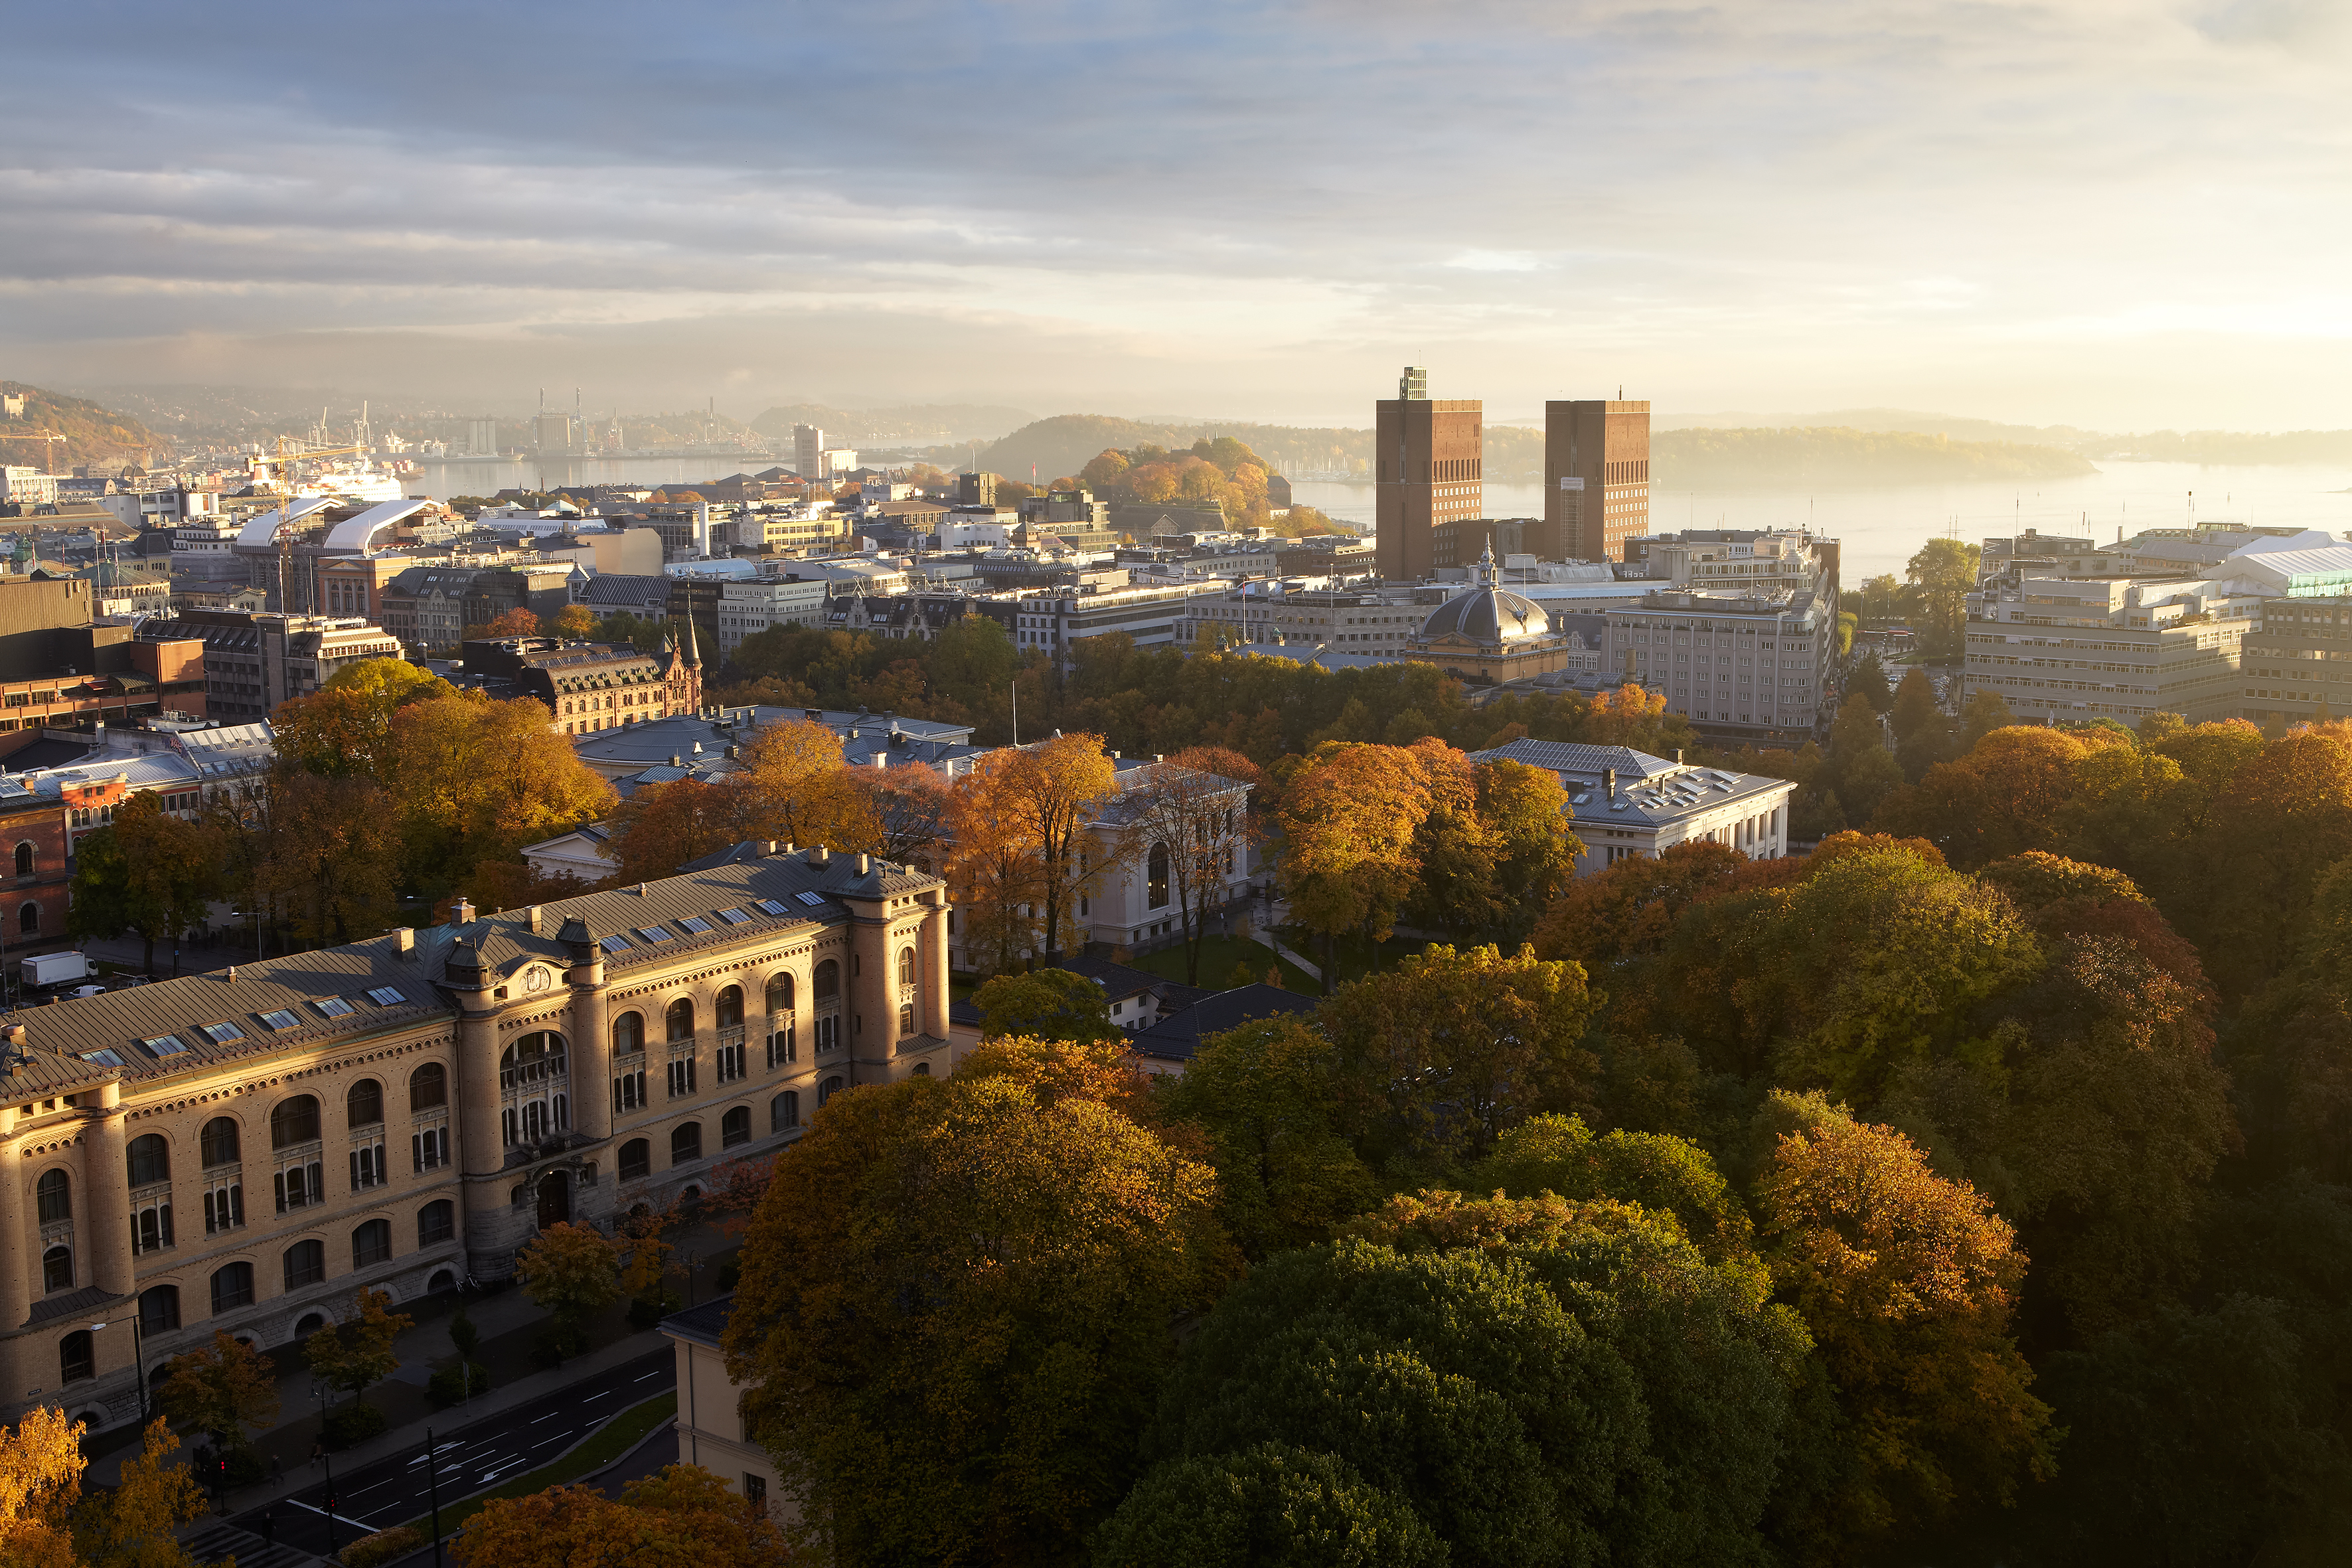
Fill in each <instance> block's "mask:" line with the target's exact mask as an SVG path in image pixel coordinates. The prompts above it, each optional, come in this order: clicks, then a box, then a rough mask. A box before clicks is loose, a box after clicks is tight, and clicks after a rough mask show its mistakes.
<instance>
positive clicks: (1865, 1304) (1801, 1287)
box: [1755, 1090, 2053, 1552]
mask: <svg viewBox="0 0 2352 1568" xmlns="http://www.w3.org/2000/svg"><path fill="white" fill-rule="evenodd" d="M1764 1118H1765V1121H1764V1124H1765V1125H1766V1126H1767V1127H1770V1128H1779V1129H1785V1131H1780V1132H1779V1135H1778V1137H1777V1140H1776V1142H1775V1143H1774V1146H1773V1150H1772V1153H1771V1155H1770V1158H1769V1163H1768V1164H1767V1165H1766V1167H1765V1169H1764V1171H1763V1173H1762V1174H1761V1175H1760V1176H1759V1178H1758V1180H1757V1184H1756V1191H1755V1198H1756V1204H1757V1209H1758V1216H1759V1222H1758V1232H1759V1237H1760V1238H1761V1240H1762V1242H1763V1244H1764V1247H1765V1248H1766V1252H1767V1255H1768V1257H1769V1259H1770V1262H1771V1267H1772V1278H1773V1280H1774V1283H1775V1285H1776V1287H1777V1288H1778V1290H1779V1292H1780V1298H1781V1300H1785V1301H1787V1302H1788V1303H1789V1304H1790V1305H1791V1306H1793V1307H1795V1308H1796V1310H1797V1311H1798V1312H1799V1313H1800V1314H1801V1316H1802V1317H1803V1319H1804V1321H1805V1325H1806V1327H1807V1328H1808V1329H1809V1330H1810V1331H1811V1333H1812V1336H1813V1341H1814V1343H1815V1344H1816V1345H1817V1346H1818V1347H1819V1354H1820V1356H1821V1359H1822V1367H1823V1370H1824V1372H1825V1373H1826V1375H1827V1377H1828V1380H1829V1383H1830V1385H1831V1387H1832V1389H1833V1390H1834V1391H1835V1393H1836V1396H1837V1403H1838V1409H1839V1413H1840V1415H1841V1416H1842V1417H1843V1423H1844V1429H1845V1430H1846V1431H1847V1432H1849V1433H1850V1434H1851V1437H1850V1438H1849V1439H1848V1441H1847V1443H1846V1444H1845V1451H1844V1453H1843V1456H1842V1463H1841V1465H1840V1467H1839V1473H1838V1474H1837V1476H1836V1479H1834V1480H1833V1481H1832V1483H1831V1485H1830V1486H1829V1487H1828V1488H1827V1489H1825V1491H1824V1492H1823V1493H1822V1494H1821V1495H1817V1496H1813V1497H1810V1498H1801V1499H1797V1500H1794V1503H1793V1507H1792V1510H1791V1511H1792V1515H1793V1517H1792V1518H1791V1519H1790V1521H1789V1525H1790V1531H1791V1534H1792V1535H1793V1537H1794V1539H1792V1540H1790V1541H1788V1542H1786V1544H1788V1545H1790V1547H1791V1548H1795V1547H1797V1546H1799V1545H1800V1544H1802V1545H1804V1546H1805V1547H1806V1548H1807V1549H1808V1550H1811V1551H1814V1552H1822V1551H1825V1550H1828V1549H1830V1547H1831V1543H1832V1542H1859V1541H1868V1540H1871V1539H1873V1538H1876V1537H1884V1536H1885V1535H1887V1534H1890V1533H1893V1532H1895V1531H1899V1530H1904V1529H1912V1528H1920V1527H1925V1526H1929V1525H1933V1524H1936V1523H1937V1522H1939V1521H1942V1520H1944V1519H1946V1518H1948V1516H1949V1515H1950V1513H1951V1512H1952V1510H1954V1509H1955V1508H1957V1507H1960V1506H1965V1505H1969V1504H1972V1503H1974V1502H1977V1501H1979V1500H1981V1501H1986V1502H1992V1503H2004V1502H2006V1501H2008V1500H2010V1499H2011V1497H2012V1496H2013V1495H2014V1494H2015V1491H2016V1487H2017V1482H2018V1480H2019V1479H2020V1478H2021V1475H2025V1474H2030V1475H2032V1476H2034V1477H2036V1478H2037V1479H2038V1478H2042V1477H2046V1476H2047V1475H2048V1474H2049V1473H2050V1471H2051V1469H2052V1464H2051V1450H2052V1447H2053V1440H2052V1436H2051V1433H2050V1410H2049V1407H2048V1406H2047V1405H2043V1404H2042V1402H2041V1401H2040V1400H2038V1399H2036V1398H2034V1397H2033V1395H2032V1394H2031V1393H2029V1392H2028V1389H2029V1386H2030V1385H2031V1384H2032V1379H2033V1374H2032V1371H2031V1369H2029V1368H2028V1367H2027V1366H2026V1364H2025V1361H2024V1358H2023V1357H2021V1356H2020V1355H2019V1354H2018V1352H2017V1347H2016V1344H2015V1342H2013V1341H2011V1339H2010V1337H2009V1318H2010V1312H2011V1308H2012V1306H2013V1303H2014V1301H2015V1298H2016V1291H2017V1288H2018V1285H2019V1283H2020V1282H2021V1279H2023V1276H2024V1272H2025V1258H2023V1256H2022V1255H2021V1254H2020V1253H2019V1252H2018V1251H2017V1250H2016V1247H2015V1237H2014V1233H2013V1232H2012V1231H2011V1229H2010V1227H2009V1226H2008V1225H2007V1224H2006V1223H2004V1222H2003V1221H2002V1220H2000V1218H1999V1217H1998V1216H1996V1215H1994V1214H1993V1213H1992V1205H1990V1203H1989V1202H1988V1201H1987V1200H1986V1199H1985V1198H1984V1196H1983V1195H1982V1194H1979V1193H1978V1192H1976V1191H1975V1190H1974V1189H1972V1188H1970V1187H1969V1185H1968V1184H1966V1183H1961V1182H1951V1181H1946V1180H1945V1179H1943V1178H1942V1177H1940V1176H1937V1174H1935V1173H1934V1172H1932V1171H1931V1170H1929V1169H1928V1167H1927V1161H1926V1160H1925V1159H1924V1158H1923V1157H1922V1156H1921V1154H1920V1152H1919V1150H1918V1149H1917V1147H1916V1146H1915V1145H1914V1144H1913V1143H1912V1142H1911V1141H1910V1140H1909V1139H1907V1138H1906V1137H1904V1136H1903V1135H1902V1134H1901V1133H1899V1132H1896V1131H1894V1130H1893V1129H1891V1128H1885V1127H1869V1126H1864V1125H1863V1124H1861V1123H1859V1122H1856V1121H1853V1119H1852V1118H1851V1117H1849V1116H1848V1115H1846V1114H1845V1113H1844V1111H1843V1109H1842V1108H1838V1107H1833V1106H1832V1105H1830V1104H1829V1103H1828V1102H1827V1101H1826V1100H1823V1099H1822V1098H1821V1097H1820V1096H1818V1095H1813V1096H1806V1097H1799V1096H1795V1095H1790V1094H1788V1093H1786V1092H1783V1091H1779V1090H1776V1091H1774V1093H1773V1095H1772V1097H1771V1099H1770V1100H1769V1102H1768V1104H1767V1106H1766V1110H1765V1112H1764Z"/></svg>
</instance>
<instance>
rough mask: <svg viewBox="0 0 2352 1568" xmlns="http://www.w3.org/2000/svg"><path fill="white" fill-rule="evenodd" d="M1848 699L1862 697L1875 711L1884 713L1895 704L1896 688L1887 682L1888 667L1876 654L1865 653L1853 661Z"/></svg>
mask: <svg viewBox="0 0 2352 1568" xmlns="http://www.w3.org/2000/svg"><path fill="white" fill-rule="evenodd" d="M1845 691H1846V700H1848V701H1852V700H1853V699H1854V698H1857V697H1859V698H1862V699H1863V700H1865V701H1867V702H1868V703H1869V704H1870V710H1871V711H1872V712H1874V713H1884V712H1885V711H1886V710H1888V709H1889V708H1891V707H1893V706H1894V705H1895V690H1894V689H1893V688H1892V687H1890V686H1888V685H1887V684H1886V667H1885V665H1883V664H1881V663H1880V662H1879V661H1878V656H1877V655H1876V654H1864V656H1863V657H1862V658H1858V659H1856V660H1854V661H1853V671H1852V673H1851V674H1849V675H1848V676H1847V677H1846V682H1845Z"/></svg>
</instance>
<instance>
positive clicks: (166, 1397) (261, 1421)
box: [155, 1331, 278, 1448]
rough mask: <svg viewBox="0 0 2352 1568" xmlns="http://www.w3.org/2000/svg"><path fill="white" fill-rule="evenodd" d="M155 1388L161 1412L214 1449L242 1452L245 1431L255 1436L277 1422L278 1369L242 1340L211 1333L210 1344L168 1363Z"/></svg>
mask: <svg viewBox="0 0 2352 1568" xmlns="http://www.w3.org/2000/svg"><path fill="white" fill-rule="evenodd" d="M165 1370H166V1372H167V1373H168V1375H167V1376H166V1377H165V1378H164V1380H163V1384H161V1385H160V1386H159V1387H158V1388H157V1389H156V1391H155V1397H156V1402H157V1403H158V1404H159V1405H162V1406H163V1413H164V1414H165V1415H169V1416H170V1417H171V1418H172V1419H173V1421H174V1422H175V1423H177V1424H178V1425H179V1426H184V1427H189V1428H192V1429H194V1430H195V1431H198V1432H202V1433H204V1434H205V1436H209V1437H211V1438H212V1439H213V1441H214V1443H215V1445H216V1446H219V1447H232V1448H242V1447H245V1446H246V1444H247V1442H248V1441H250V1439H249V1438H247V1436H246V1428H247V1427H248V1426H250V1427H252V1428H254V1429H255V1430H256V1431H258V1430H260V1429H262V1428H263V1427H266V1426H274V1425H276V1424H277V1421H278V1369H277V1368H276V1367H275V1366H273V1365H272V1364H271V1363H270V1361H269V1358H268V1357H267V1356H265V1355H263V1354H262V1353H261V1352H259V1351H257V1350H255V1349H254V1348H253V1347H252V1346H251V1345H248V1344H246V1343H245V1342H242V1341H240V1340H234V1339H231V1338H230V1337H229V1336H228V1335H227V1334H226V1332H222V1331H215V1333H214V1334H213V1342H212V1343H211V1344H209V1345H203V1346H199V1347H198V1348H196V1349H194V1350H192V1351H189V1352H186V1353H185V1354H184V1355H177V1356H173V1358H172V1360H171V1361H170V1362H169V1363H167V1364H166V1368H165Z"/></svg>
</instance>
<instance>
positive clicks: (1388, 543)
mask: <svg viewBox="0 0 2352 1568" xmlns="http://www.w3.org/2000/svg"><path fill="white" fill-rule="evenodd" d="M1374 406H1375V408H1376V409H1377V410H1378V416H1377V419H1376V421H1375V423H1376V425H1377V427H1378V432H1377V434H1376V436H1375V437H1374V442H1375V445H1376V447H1377V451H1376V452H1375V454H1374V461H1373V479H1374V489H1375V494H1376V497H1377V500H1378V510H1377V511H1376V512H1375V513H1374V516H1375V518H1376V519H1377V525H1378V527H1379V529H1380V542H1379V548H1378V551H1377V552H1376V560H1377V561H1378V563H1379V565H1380V569H1381V576H1383V577H1385V578H1387V579H1389V580H1390V581H1391V582H1407V583H1412V582H1419V581H1421V580H1422V579H1423V578H1425V577H1427V576H1428V575H1429V574H1430V568H1431V567H1432V566H1433V565H1434V564H1436V560H1435V542H1434V539H1433V530H1435V529H1436V528H1437V527H1438V526H1439V525H1440V524H1443V523H1449V522H1465V521H1470V520H1472V519H1475V518H1477V517H1480V516H1483V515H1484V514H1485V511H1486V486H1485V484H1484V482H1483V480H1482V478H1481V472H1480V470H1481V461H1482V460H1481V457H1480V449H1481V443H1482V441H1483V438H1484V437H1483V433H1482V431H1481V428H1480V426H1481V425H1482V424H1483V422H1484V420H1485V415H1484V413H1483V408H1482V405H1481V404H1480V403H1479V401H1478V400H1477V399H1476V398H1447V399H1442V400H1432V398H1431V397H1430V395H1429V373H1428V372H1427V371H1426V370H1423V369H1422V368H1421V367H1420V366H1418V365H1408V366H1407V367H1406V368H1405V373H1404V374H1403V376H1402V378H1401V379H1400V380H1399V382H1398V384H1397V395H1396V396H1395V397H1393V398H1385V397H1384V398H1382V399H1381V400H1380V401H1379V403H1377V404H1376V405H1374ZM1647 406H1648V405H1647V404H1644V405H1643V407H1645V408H1646V407H1647Z"/></svg>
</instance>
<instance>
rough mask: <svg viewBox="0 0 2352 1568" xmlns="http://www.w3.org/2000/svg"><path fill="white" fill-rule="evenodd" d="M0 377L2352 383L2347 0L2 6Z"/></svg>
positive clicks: (2118, 402)
mask: <svg viewBox="0 0 2352 1568" xmlns="http://www.w3.org/2000/svg"><path fill="white" fill-rule="evenodd" d="M8 54H9V63H8V66H7V70H6V75H7V79H8V81H9V84H10V97H11V109H10V113H9V114H8V116H7V122H8V130H7V133H6V135H5V137H0V376H5V377H9V378H13V379H17V380H24V381H30V382H34V383H36V384H56V385H92V384H125V383H128V384H174V383H188V382H203V383H213V384H247V385H257V386H314V385H331V386H334V387H338V388H344V389H348V390H350V391H352V393H354V394H361V393H365V392H367V391H369V390H370V389H374V390H375V391H376V393H377V395H383V396H392V395H422V396H428V397H438V398H444V399H447V400H449V401H450V402H451V403H453V404H455V405H468V406H474V407H478V408H479V409H480V410H483V411H506V410H510V409H511V410H520V409H521V408H525V407H527V406H529V405H530V402H531V401H532V399H533V397H534V395H535V393H536V389H538V388H539V387H541V386H545V387H548V388H549V389H550V396H551V401H553V400H555V399H557V398H558V397H560V398H561V400H562V402H564V403H567V404H568V403H569V402H570V401H571V388H572V387H573V386H574V385H577V386H579V387H581V388H582V393H581V395H582V397H583V399H584V401H585V403H586V404H587V405H588V406H589V407H591V408H592V409H593V408H603V407H611V406H615V405H617V406H619V407H621V408H623V409H625V410H646V409H651V408H656V407H680V406H689V405H691V406H699V405H702V403H703V402H704V400H705V399H706V398H716V399H717V402H718V405H719V407H720V408H721V409H723V410H725V411H727V412H730V413H732V414H736V415H738V416H744V417H748V416H751V415H752V414H755V413H757V412H758V411H759V410H760V409H761V408H764V407H766V406H769V405H772V404H774V403H778V402H783V401H812V402H825V403H832V404H835V405H843V406H850V407H862V406H875V405H882V404H888V403H901V402H986V403H1006V404H1013V405H1019V406H1022V407H1026V408H1031V409H1034V410H1035V411H1037V412H1039V413H1064V412H1097V413H1116V414H1129V415H1150V414H1161V415H1171V414H1174V415H1192V416H1217V417H1231V418H1236V419H1266V420H1274V421H1280V422H1286V423H1313V424H1323V423H1335V424H1345V425H1365V424H1369V423H1370V412H1371V410H1370V404H1371V401H1372V400H1373V399H1374V398H1376V397H1380V396H1393V395H1395V392H1394V386H1395V382H1396V377H1397V373H1398V369H1399V367H1400V366H1402V365H1403V364H1405V363H1423V364H1426V365H1428V366H1429V368H1430V384H1431V392H1432V395H1436V396H1441V397H1443V396H1458V397H1480V398H1483V399H1484V400H1485V402H1486V409H1487V412H1488V416H1489V417H1491V418H1496V419H1503V418H1510V417H1515V416H1517V417H1526V416H1536V415H1538V414H1539V413H1540V410H1541V404H1542V401H1543V399H1545V398H1547V397H1562V396H1584V397H1590V396H1607V395H1616V394H1617V392H1618V389H1619V388H1620V387H1621V386H1622V389H1623V395H1626V396H1628V397H1647V398H1649V399H1651V400H1652V403H1653V405H1654V408H1656V409H1657V410H1659V411H1660V412H1661V413H1662V414H1671V413H1675V412H1681V413H1687V414H1698V413H1707V412H1717V411H1729V410H1748V411H1757V412H1759V413H1783V412H1797V411H1803V410H1808V409H1821V408H1838V407H1858V406H1898V407H1908V408H1918V409H1927V410H1934V411H1937V412H1943V413H1949V414H1958V415H1968V416H1978V417H1986V418H1995V419H2003V420H2011V421H2015V422H2020V423H2027V424H2045V423H2068V424H2074V425H2079V426H2086V427H2089V428H2095V429H2106V430H2128V429H2153V428H2164V427H2178V428H2192V427H2196V428H2231V429H2295V428H2337V427H2344V426H2352V374H2347V369H2352V353H2348V352H2347V351H2352V268H2347V266H2346V265H2345V258H2346V257H2347V255H2352V111H2347V108H2346V105H2347V103H2352V5H2346V4H2344V0H2210V3H2203V4H2199V3H2169V0H2064V3H2055V4H2011V3H2003V0H1974V3H1969V4H1927V3H1917V0H1878V3H1874V4H1856V3H1847V0H1769V3H1758V0H1748V3H1746V4H1740V5H1706V4H1685V5H1640V4H1633V3H1621V0H1595V3H1590V4H1579V3H1576V0H1549V3H1541V4H1538V3H1532V0H1529V3H1518V4H1514V3H1483V0H1445V3H1444V4H1442V5H1441V4H1432V3H1430V0H1419V3H1416V4H1394V3H1390V0H1346V3H1344V4H1340V3H1334V4H1297V5H1227V4H1220V3H1218V0H1181V3H1171V4H1165V5H1157V4H1121V3H1118V0H1087V3H1085V4H1070V5H1060V4H1050V3H1042V0H1041V3H1012V4H1003V5H948V4H934V5H907V4H899V3H897V0H858V3H857V4H855V5H844V4H837V3H836V4H832V5H799V4H781V5H780V4H764V5H746V6H741V7H734V6H728V5H698V4H678V3H676V0H673V3H671V4H667V5H660V6H647V5H611V4H606V3H603V0H577V3H572V4H566V5H562V6H552V5H536V4H520V5H478V4H470V5H437V4H411V5H402V6H397V7H383V6H375V7H356V6H318V5H301V6H294V5H267V4H252V3H249V0H247V3H242V4H232V5H229V6H226V7H217V6H192V5H178V4H173V5H165V4H160V3H159V4H149V5H135V4H106V3H103V0H100V3H89V0H85V3H83V4H80V5H71V6H47V7H39V8H26V7H18V8H16V11H15V12H14V14H13V15H12V17H11V20H10V25H9V29H8Z"/></svg>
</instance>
